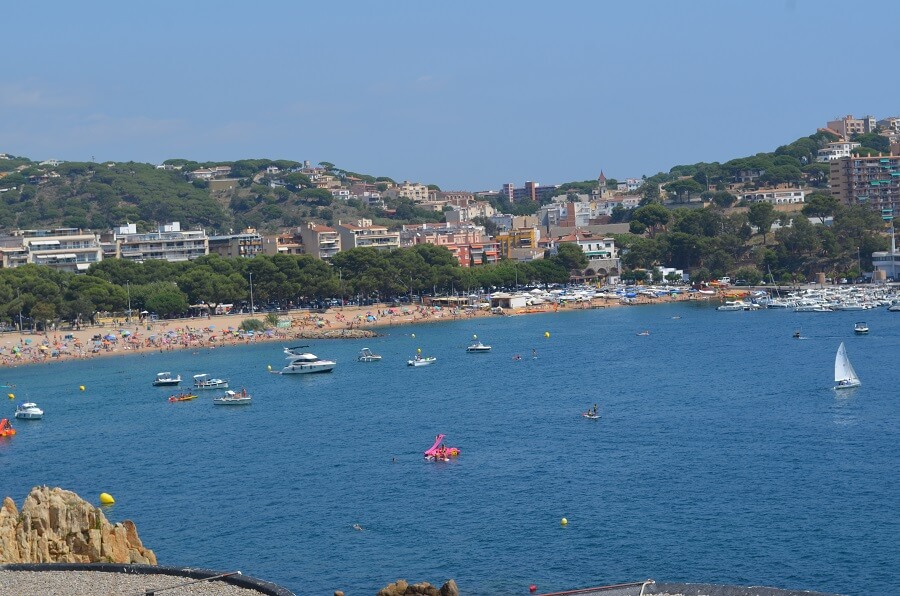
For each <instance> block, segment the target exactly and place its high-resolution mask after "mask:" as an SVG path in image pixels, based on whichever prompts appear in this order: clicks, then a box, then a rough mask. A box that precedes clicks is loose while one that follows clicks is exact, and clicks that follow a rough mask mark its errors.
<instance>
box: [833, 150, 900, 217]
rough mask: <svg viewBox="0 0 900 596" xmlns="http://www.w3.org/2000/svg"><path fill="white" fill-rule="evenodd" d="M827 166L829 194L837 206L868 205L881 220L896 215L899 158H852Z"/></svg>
mask: <svg viewBox="0 0 900 596" xmlns="http://www.w3.org/2000/svg"><path fill="white" fill-rule="evenodd" d="M830 166H831V172H830V173H831V175H830V177H829V183H830V185H831V194H832V195H833V196H834V197H835V198H837V199H838V200H839V201H840V202H841V204H843V205H868V206H870V207H871V208H872V209H880V210H882V211H883V212H884V215H885V216H887V215H897V214H898V213H897V208H898V207H900V155H877V156H871V157H861V156H858V155H852V156H850V157H842V158H840V159H838V160H835V161H832V162H831V163H830ZM888 210H890V212H888Z"/></svg>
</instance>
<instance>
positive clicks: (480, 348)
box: [466, 341, 491, 354]
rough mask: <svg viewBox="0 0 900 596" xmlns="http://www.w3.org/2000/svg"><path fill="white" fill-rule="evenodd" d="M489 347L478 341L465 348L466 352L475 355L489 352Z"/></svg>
mask: <svg viewBox="0 0 900 596" xmlns="http://www.w3.org/2000/svg"><path fill="white" fill-rule="evenodd" d="M490 351H491V346H486V345H484V344H483V343H481V342H480V341H476V342H475V343H473V344H472V345H470V346H468V347H467V348H466V352H469V353H470V354H471V353H475V354H483V353H484V352H490Z"/></svg>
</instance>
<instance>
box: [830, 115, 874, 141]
mask: <svg viewBox="0 0 900 596" xmlns="http://www.w3.org/2000/svg"><path fill="white" fill-rule="evenodd" d="M827 127H828V128H829V129H830V130H833V131H834V132H836V133H838V134H839V135H841V137H843V138H844V139H849V138H850V137H852V136H853V135H857V134H866V133H870V132H875V127H876V122H875V116H863V117H862V118H854V117H853V116H852V115H847V116H844V117H843V118H838V119H836V120H831V121H829V122H828V124H827Z"/></svg>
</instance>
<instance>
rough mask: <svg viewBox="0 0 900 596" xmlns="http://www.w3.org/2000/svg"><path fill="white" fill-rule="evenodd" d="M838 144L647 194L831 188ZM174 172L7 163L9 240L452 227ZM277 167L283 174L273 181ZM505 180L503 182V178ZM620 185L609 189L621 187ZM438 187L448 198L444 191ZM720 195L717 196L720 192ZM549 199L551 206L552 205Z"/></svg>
mask: <svg viewBox="0 0 900 596" xmlns="http://www.w3.org/2000/svg"><path fill="white" fill-rule="evenodd" d="M835 138H836V137H835V135H833V134H831V133H829V132H825V131H819V132H816V133H815V134H813V135H810V136H808V137H803V138H800V139H798V140H796V141H794V142H792V143H790V144H787V145H783V146H781V147H778V148H777V149H775V151H773V152H769V153H758V154H756V155H753V156H749V157H745V158H739V159H732V160H730V161H727V162H725V163H718V162H712V163H696V164H692V165H678V166H674V167H673V168H672V169H671V170H669V172H665V173H659V174H656V175H654V176H651V177H649V178H646V180H645V182H646V184H644V185H643V186H642V188H641V192H642V194H643V195H644V202H645V203H646V202H650V201H655V200H657V199H658V198H659V188H660V185H664V188H665V190H667V191H668V192H669V193H670V194H674V195H675V196H677V197H679V198H682V199H689V198H690V197H691V196H696V195H701V196H702V198H703V199H704V200H712V201H715V202H717V203H719V204H721V205H722V206H728V205H730V204H731V203H732V202H733V201H734V196H733V195H732V194H731V193H729V192H727V191H726V190H725V189H726V187H727V185H728V184H729V183H731V182H733V181H734V180H735V179H736V177H737V176H738V175H739V174H740V173H741V172H743V171H751V172H752V171H756V172H759V173H761V175H760V176H759V177H758V178H757V180H758V184H762V185H767V184H784V183H789V184H801V183H802V184H805V185H808V186H811V187H814V188H815V187H818V188H825V187H826V186H827V182H828V164H823V163H817V162H816V153H817V151H818V149H820V148H822V147H824V146H825V144H826V143H828V142H830V141H833V140H835ZM854 140H856V141H859V142H860V143H862V147H861V148H860V149H859V150H858V151H860V152H868V153H873V152H878V151H886V150H887V147H885V146H883V145H884V143H886V139H885V137H882V136H880V135H877V134H868V135H861V136H860V137H858V138H855V139H854ZM165 163H166V164H168V166H170V168H168V169H164V168H158V167H156V166H154V165H151V164H143V163H135V162H125V163H93V162H91V163H79V162H63V163H61V164H59V165H52V164H49V163H46V162H45V163H44V165H42V164H39V163H37V162H34V161H31V160H30V159H28V158H25V157H12V158H9V159H0V233H2V232H5V231H9V230H13V229H32V228H44V227H57V226H63V227H73V228H82V229H92V230H106V229H109V228H111V227H113V226H116V225H121V224H124V223H126V222H129V223H136V224H137V225H138V229H139V230H141V231H149V230H153V229H155V228H156V226H157V225H158V224H161V223H166V222H171V221H179V222H181V224H182V226H183V227H185V228H191V227H195V226H202V227H204V228H205V229H207V230H209V231H210V232H222V233H227V232H228V231H229V230H231V229H234V230H238V229H242V228H244V227H253V228H257V229H259V230H262V231H269V232H271V231H275V230H278V229H280V228H285V227H291V226H297V225H301V224H302V223H303V222H304V221H308V220H316V221H320V222H325V223H326V224H329V225H333V224H335V223H336V222H337V220H338V219H344V220H351V219H355V218H359V217H365V218H368V219H372V220H373V221H375V222H376V223H379V224H382V225H387V226H389V227H391V226H393V227H396V226H397V225H399V224H401V223H423V222H437V221H443V214H442V213H437V212H434V211H432V210H429V209H424V208H421V207H420V206H417V205H415V204H413V203H412V201H410V200H409V199H394V200H390V199H388V200H386V201H385V202H386V205H385V208H384V209H381V208H377V207H368V206H366V205H364V204H363V203H362V202H361V201H359V200H357V199H351V200H349V201H348V200H340V199H334V198H333V197H332V194H331V192H330V191H328V190H325V189H321V188H313V184H312V183H311V181H310V179H309V177H307V176H306V175H304V174H302V173H300V172H299V171H297V170H299V168H300V166H301V164H300V163H299V162H296V161H290V160H270V159H245V160H238V161H233V162H209V163H198V162H192V161H188V160H183V159H171V160H167V161H166V162H165ZM216 165H227V166H230V167H231V173H230V177H231V178H234V179H237V180H238V182H237V186H236V187H235V188H230V189H228V190H211V189H210V188H209V184H208V183H207V182H205V181H198V180H195V181H191V180H189V178H188V176H187V174H188V173H189V172H192V171H195V170H197V169H200V168H205V167H213V166H216ZM270 166H274V167H275V168H277V169H278V170H279V172H280V173H279V174H276V175H269V174H268V173H267V168H269V167H270ZM317 171H320V172H324V173H325V174H327V175H329V176H331V177H333V178H334V179H336V180H338V181H340V182H341V184H342V185H343V186H344V187H345V188H346V187H349V184H350V182H351V181H354V180H355V181H362V182H367V183H370V184H373V185H375V186H377V187H378V189H379V190H384V189H385V188H387V187H388V186H389V185H390V184H392V183H393V182H394V181H393V180H392V179H391V178H388V177H374V176H370V175H366V174H358V173H355V172H350V171H347V170H342V169H340V168H338V167H336V166H334V164H331V163H328V162H322V163H320V164H319V169H318V170H317ZM500 177H502V176H500ZM615 183H616V181H615V180H613V179H609V180H608V184H609V185H610V186H611V187H612V188H615ZM595 186H596V180H588V181H585V182H567V183H565V184H563V185H562V186H560V188H559V189H557V194H566V193H569V192H590V189H592V188H594V187H595ZM429 188H433V189H438V188H437V187H436V186H434V185H429ZM713 189H715V190H713ZM545 200H549V198H547V199H545ZM492 202H493V203H494V207H495V208H497V209H498V210H499V211H501V212H505V213H514V214H516V215H523V214H527V213H534V212H535V211H536V210H537V208H538V204H537V203H533V202H530V201H526V202H521V203H515V204H510V203H509V202H508V201H506V200H505V199H503V198H502V197H500V198H494V199H492Z"/></svg>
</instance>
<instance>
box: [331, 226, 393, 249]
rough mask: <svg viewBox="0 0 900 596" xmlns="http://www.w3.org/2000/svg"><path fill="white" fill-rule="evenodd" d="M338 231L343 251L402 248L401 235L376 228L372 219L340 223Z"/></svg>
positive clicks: (383, 228) (382, 228)
mask: <svg viewBox="0 0 900 596" xmlns="http://www.w3.org/2000/svg"><path fill="white" fill-rule="evenodd" d="M337 231H338V234H340V238H341V250H350V249H351V248H377V249H379V250H390V249H392V248H400V233H399V232H389V231H388V229H387V228H386V227H384V226H374V225H372V220H371V219H360V220H357V221H355V222H352V223H342V222H338V225H337Z"/></svg>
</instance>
